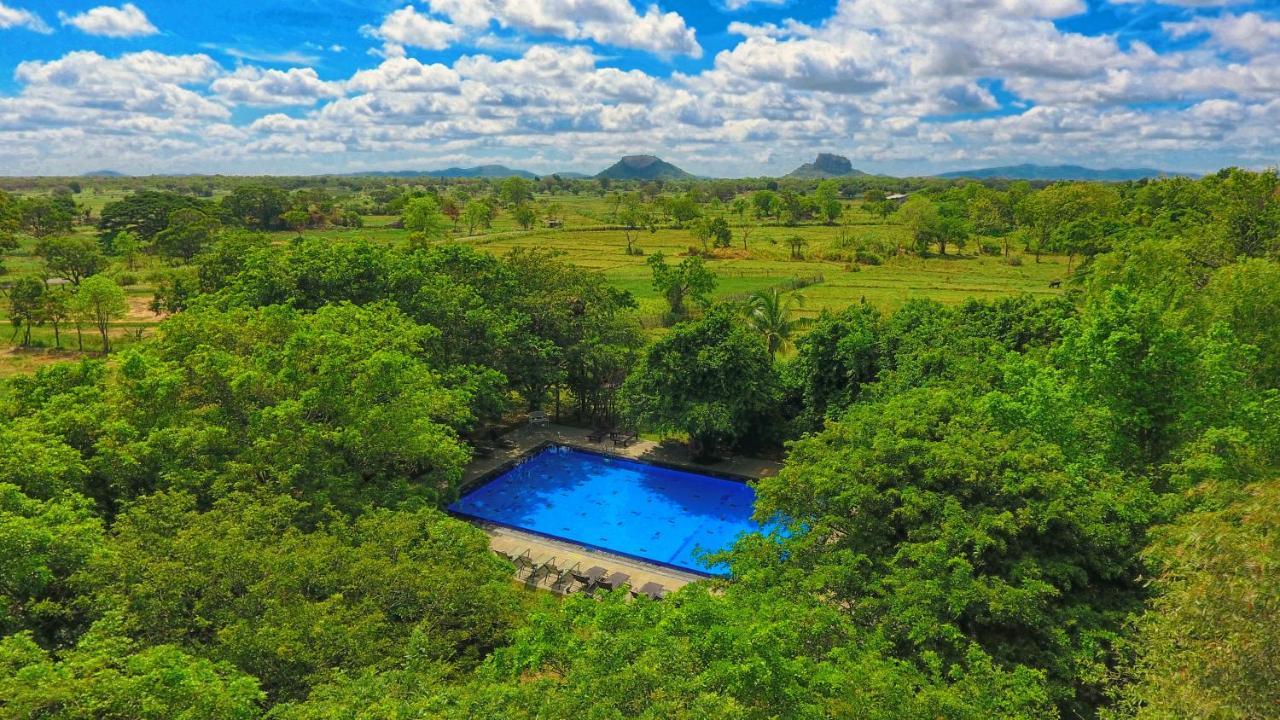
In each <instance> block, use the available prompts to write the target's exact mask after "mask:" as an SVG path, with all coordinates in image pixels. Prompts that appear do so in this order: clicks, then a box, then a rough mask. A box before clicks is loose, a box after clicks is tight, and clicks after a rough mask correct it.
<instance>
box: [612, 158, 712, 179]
mask: <svg viewBox="0 0 1280 720" xmlns="http://www.w3.org/2000/svg"><path fill="white" fill-rule="evenodd" d="M596 177H597V178H609V179H610V180H659V179H661V180H687V179H689V178H692V177H693V175H690V174H689V173H687V172H685V171H684V170H681V169H680V168H678V167H676V166H675V165H672V164H671V163H669V162H667V161H665V160H662V159H660V158H656V157H654V156H653V155H628V156H626V157H624V158H622V159H621V160H619V161H618V162H616V163H614V164H612V165H610V166H609V167H607V168H605V169H604V170H601V171H600V172H599V173H598V174H597V175H596Z"/></svg>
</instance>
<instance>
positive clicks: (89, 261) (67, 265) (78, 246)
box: [36, 235, 107, 286]
mask: <svg viewBox="0 0 1280 720" xmlns="http://www.w3.org/2000/svg"><path fill="white" fill-rule="evenodd" d="M36 254H37V255H39V256H40V257H41V259H43V260H44V265H45V269H46V270H47V271H48V273H49V274H50V275H51V276H53V277H56V278H64V279H66V280H69V281H71V284H72V285H76V286H79V285H80V283H81V282H83V281H84V280H85V278H87V277H89V276H91V275H93V274H95V273H99V272H102V270H103V269H105V268H106V266H107V259H106V258H105V257H104V256H103V254H102V248H101V247H100V246H99V245H98V242H97V241H96V240H94V239H93V238H91V237H83V236H79V235H73V236H53V237H45V238H41V240H40V241H39V242H38V243H36Z"/></svg>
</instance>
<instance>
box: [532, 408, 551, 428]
mask: <svg viewBox="0 0 1280 720" xmlns="http://www.w3.org/2000/svg"><path fill="white" fill-rule="evenodd" d="M529 424H530V425H546V424H547V414H546V413H544V412H542V411H541V410H534V411H533V412H531V413H529Z"/></svg>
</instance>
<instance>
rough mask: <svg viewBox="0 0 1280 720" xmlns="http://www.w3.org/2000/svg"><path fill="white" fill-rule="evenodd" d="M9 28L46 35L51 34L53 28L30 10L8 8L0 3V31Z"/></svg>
mask: <svg viewBox="0 0 1280 720" xmlns="http://www.w3.org/2000/svg"><path fill="white" fill-rule="evenodd" d="M9 28H25V29H27V30H32V31H34V32H38V33H44V34H46V35H47V34H48V33H51V32H53V28H51V27H49V24H48V23H46V22H45V21H44V20H43V19H42V18H41V17H40V16H39V15H37V14H35V13H33V12H31V11H30V10H24V9H23V8H15V7H10V6H8V5H5V4H4V3H2V2H0V30H8V29H9Z"/></svg>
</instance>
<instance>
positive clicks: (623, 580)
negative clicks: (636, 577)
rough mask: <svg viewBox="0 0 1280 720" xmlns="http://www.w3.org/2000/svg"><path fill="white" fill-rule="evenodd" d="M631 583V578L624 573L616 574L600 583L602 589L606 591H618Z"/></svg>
mask: <svg viewBox="0 0 1280 720" xmlns="http://www.w3.org/2000/svg"><path fill="white" fill-rule="evenodd" d="M630 582H631V576H630V575H628V574H626V573H624V572H620V571H619V572H615V573H613V574H612V575H610V576H609V577H607V578H604V579H603V580H601V581H600V587H602V588H604V589H605V590H617V589H618V588H620V587H622V586H623V585H626V584H628V583H630Z"/></svg>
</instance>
